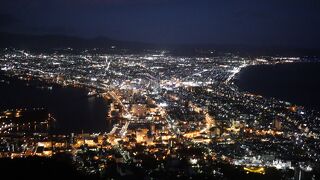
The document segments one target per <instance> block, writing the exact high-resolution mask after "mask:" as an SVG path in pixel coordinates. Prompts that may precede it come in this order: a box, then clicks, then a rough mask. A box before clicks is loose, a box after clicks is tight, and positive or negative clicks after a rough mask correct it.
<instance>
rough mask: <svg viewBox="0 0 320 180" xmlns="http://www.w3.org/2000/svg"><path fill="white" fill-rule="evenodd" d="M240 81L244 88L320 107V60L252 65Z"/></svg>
mask: <svg viewBox="0 0 320 180" xmlns="http://www.w3.org/2000/svg"><path fill="white" fill-rule="evenodd" d="M236 84H237V85H238V87H239V88H240V90H242V91H248V92H251V93H255V94H260V95H263V96H266V97H274V98H277V99H279V100H285V101H289V102H292V103H294V104H297V105H302V106H305V107H308V108H312V109H318V110H319V109H320V63H316V62H309V63H294V64H277V65H258V66H249V67H247V68H245V69H243V70H242V71H241V72H240V74H239V78H238V80H237V81H236Z"/></svg>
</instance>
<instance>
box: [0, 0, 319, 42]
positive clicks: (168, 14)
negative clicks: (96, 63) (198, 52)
mask: <svg viewBox="0 0 320 180" xmlns="http://www.w3.org/2000/svg"><path fill="white" fill-rule="evenodd" d="M0 31H2V32H14V33H27V34H31V33H32V34H65V35H73V36H79V37H97V36H106V37H109V38H112V39H117V40H128V41H140V42H152V43H193V44H199V43H211V44H224V45H226V44H243V45H256V46H281V47H302V48H320V43H319V41H320V1H319V0H299V1H298V0H268V1H266V0H259V1H257V0H247V1H245V0H1V2H0Z"/></svg>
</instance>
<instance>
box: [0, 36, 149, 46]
mask: <svg viewBox="0 0 320 180" xmlns="http://www.w3.org/2000/svg"><path fill="white" fill-rule="evenodd" d="M110 46H119V47H123V48H137V47H147V46H148V45H147V44H145V43H137V42H125V41H117V40H113V39H109V38H106V37H97V38H92V39H86V38H79V37H73V36H65V35H27V34H13V33H0V47H2V48H4V47H14V48H21V49H46V48H68V47H71V48H108V47H110Z"/></svg>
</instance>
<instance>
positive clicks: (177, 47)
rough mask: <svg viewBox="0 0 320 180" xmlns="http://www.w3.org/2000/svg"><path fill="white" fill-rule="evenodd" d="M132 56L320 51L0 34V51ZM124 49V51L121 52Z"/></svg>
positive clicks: (314, 51) (317, 51) (312, 53)
mask: <svg viewBox="0 0 320 180" xmlns="http://www.w3.org/2000/svg"><path fill="white" fill-rule="evenodd" d="M112 46H115V47H116V49H113V50H112V52H114V53H119V52H121V53H128V52H130V53H135V52H138V53H139V52H145V50H146V49H148V50H155V49H157V50H168V51H170V54H172V55H179V56H180V55H181V56H194V55H195V56H215V55H219V54H221V53H227V52H231V53H235V54H240V55H246V56H256V55H284V56H305V55H307V56H320V49H305V48H304V49H303V48H288V47H267V46H254V45H221V44H220V45H217V44H151V43H142V42H130V41H118V40H114V39H110V38H107V37H96V38H79V37H74V36H66V35H28V34H13V33H6V32H2V33H1V32H0V48H10V47H12V48H19V49H27V50H38V51H47V50H49V49H61V48H68V47H71V48H74V49H90V48H92V49H93V48H100V49H101V50H107V51H104V52H108V53H110V48H111V47H112ZM123 49H126V51H123Z"/></svg>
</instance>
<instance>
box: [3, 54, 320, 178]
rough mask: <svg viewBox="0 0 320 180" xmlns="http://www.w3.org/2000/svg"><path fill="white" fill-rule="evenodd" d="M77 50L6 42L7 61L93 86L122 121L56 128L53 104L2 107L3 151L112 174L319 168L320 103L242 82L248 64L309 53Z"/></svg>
mask: <svg viewBox="0 0 320 180" xmlns="http://www.w3.org/2000/svg"><path fill="white" fill-rule="evenodd" d="M69 51H70V52H71V53H70V52H69V53H63V52H55V53H30V52H28V51H24V50H16V49H5V50H3V51H2V52H1V56H0V67H1V71H2V72H3V73H4V74H5V76H8V77H16V78H18V79H21V80H23V81H24V82H30V81H33V80H37V81H40V82H41V83H42V85H43V86H42V88H45V89H48V90H49V91H50V90H51V89H52V84H57V85H59V86H61V87H74V88H85V89H87V92H88V94H87V96H88V97H91V96H98V97H102V98H103V99H105V100H106V101H108V102H110V106H109V107H108V113H107V114H106V121H111V122H113V127H112V128H111V130H110V131H104V132H99V133H72V132H70V133H65V134H56V133H50V132H51V131H50V129H52V128H53V127H54V123H55V122H56V121H58V120H56V119H55V118H54V117H52V116H51V114H50V112H46V110H45V109H43V108H33V109H8V110H5V111H3V112H1V114H0V120H1V122H0V123H1V127H0V132H1V142H0V149H1V151H0V157H1V158H11V159H16V158H28V157H44V158H54V157H55V156H57V155H61V154H65V155H69V156H70V160H72V164H73V166H74V167H75V168H76V169H77V171H79V172H81V173H84V174H87V175H94V176H101V177H104V176H105V174H107V175H106V176H107V177H109V178H110V177H111V178H112V177H113V178H117V177H118V178H119V177H126V176H130V175H137V174H139V173H141V174H142V177H150V178H157V177H169V178H185V177H195V178H197V177H198V178H216V179H222V178H223V177H224V176H225V174H224V171H223V170H222V169H221V165H220V164H223V165H224V166H230V167H235V168H236V169H237V171H240V172H244V173H245V174H247V173H248V174H249V175H250V174H259V175H261V176H264V175H265V174H268V171H270V170H269V169H272V170H274V171H279V172H281V177H282V178H288V179H289V178H295V177H296V176H300V177H301V176H302V175H303V176H310V177H312V178H313V179H317V178H319V176H318V175H317V174H315V170H314V169H317V168H318V167H319V160H320V153H319V151H318V150H319V149H318V148H319V145H320V141H319V133H320V132H319V131H320V124H319V123H317V121H319V119H320V112H318V111H316V110H311V109H305V108H304V107H301V106H296V105H294V104H291V103H289V102H284V101H280V100H277V99H274V98H265V97H262V96H260V95H255V94H250V93H247V92H242V91H239V90H238V87H237V86H236V84H235V81H236V79H237V77H238V73H239V72H240V71H241V69H242V68H245V67H248V66H255V65H262V64H264V65H274V64H279V63H280V64H283V63H285V64H288V63H298V62H305V61H308V59H306V58H299V57H277V56H274V57H272V56H265V57H257V58H248V57H240V56H237V55H233V54H230V53H229V54H225V55H222V56H211V57H180V56H172V55H169V54H168V52H166V51H154V52H152V53H145V54H125V55H123V54H122V55H114V54H90V53H87V52H86V51H83V52H80V53H73V51H72V50H71V49H69ZM2 83H10V82H5V81H3V82H2ZM106 108H107V107H106ZM37 116H38V117H37ZM110 171H113V172H112V173H110ZM137 172H139V173H137ZM108 173H109V174H108ZM139 175H140V174H139Z"/></svg>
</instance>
